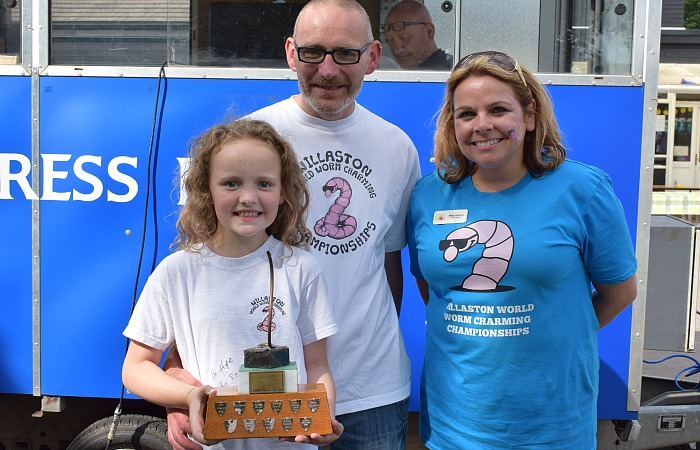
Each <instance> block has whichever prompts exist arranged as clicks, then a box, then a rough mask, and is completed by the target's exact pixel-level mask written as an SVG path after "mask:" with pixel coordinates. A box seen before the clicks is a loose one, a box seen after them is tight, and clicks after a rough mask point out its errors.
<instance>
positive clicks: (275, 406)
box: [270, 400, 284, 414]
mask: <svg viewBox="0 0 700 450" xmlns="http://www.w3.org/2000/svg"><path fill="white" fill-rule="evenodd" d="M283 404H284V402H283V401H282V400H270V408H272V410H273V411H274V412H275V414H279V413H280V411H282V405H283Z"/></svg>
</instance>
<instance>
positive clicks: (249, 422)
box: [243, 419, 255, 433]
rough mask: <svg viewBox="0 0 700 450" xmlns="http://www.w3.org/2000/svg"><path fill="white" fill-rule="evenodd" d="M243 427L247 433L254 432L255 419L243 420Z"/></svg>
mask: <svg viewBox="0 0 700 450" xmlns="http://www.w3.org/2000/svg"><path fill="white" fill-rule="evenodd" d="M243 426H244V427H245V429H246V431H247V432H248V433H252V432H253V431H255V419H243Z"/></svg>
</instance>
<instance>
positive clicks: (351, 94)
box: [299, 78, 362, 116]
mask: <svg viewBox="0 0 700 450" xmlns="http://www.w3.org/2000/svg"><path fill="white" fill-rule="evenodd" d="M335 80H336V78H333V79H331V80H326V79H325V78H321V79H320V80H319V79H312V80H309V81H308V82H306V83H304V82H302V80H299V92H300V93H301V95H302V97H303V98H304V100H306V102H307V103H308V104H309V106H310V107H311V109H313V110H314V111H316V113H317V114H319V115H320V116H337V115H340V114H341V113H342V112H343V111H345V109H346V108H347V107H348V106H350V105H351V104H352V103H353V102H354V101H355V99H356V98H357V95H358V94H359V93H360V89H362V81H360V82H358V83H349V84H343V87H344V88H346V89H347V94H346V95H345V96H344V97H343V98H340V99H337V100H336V99H334V100H329V99H326V98H323V97H322V96H321V97H320V98H318V101H317V98H315V97H314V95H312V86H324V85H333V86H335V85H337V83H335ZM316 97H318V96H316Z"/></svg>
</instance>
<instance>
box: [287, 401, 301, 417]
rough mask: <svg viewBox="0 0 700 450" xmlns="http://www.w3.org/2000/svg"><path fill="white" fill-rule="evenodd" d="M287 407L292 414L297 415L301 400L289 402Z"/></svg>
mask: <svg viewBox="0 0 700 450" xmlns="http://www.w3.org/2000/svg"><path fill="white" fill-rule="evenodd" d="M289 407H290V408H292V412H294V414H297V413H298V412H299V408H301V399H292V400H289Z"/></svg>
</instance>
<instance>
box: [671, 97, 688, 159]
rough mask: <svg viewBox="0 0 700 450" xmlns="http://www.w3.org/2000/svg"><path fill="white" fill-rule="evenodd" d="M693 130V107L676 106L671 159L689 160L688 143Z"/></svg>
mask: <svg viewBox="0 0 700 450" xmlns="http://www.w3.org/2000/svg"><path fill="white" fill-rule="evenodd" d="M692 131H693V108H692V107H685V106H684V107H677V108H676V124H675V131H674V135H673V160H674V161H690V145H691V136H692Z"/></svg>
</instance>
